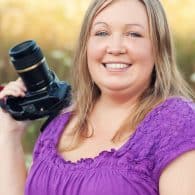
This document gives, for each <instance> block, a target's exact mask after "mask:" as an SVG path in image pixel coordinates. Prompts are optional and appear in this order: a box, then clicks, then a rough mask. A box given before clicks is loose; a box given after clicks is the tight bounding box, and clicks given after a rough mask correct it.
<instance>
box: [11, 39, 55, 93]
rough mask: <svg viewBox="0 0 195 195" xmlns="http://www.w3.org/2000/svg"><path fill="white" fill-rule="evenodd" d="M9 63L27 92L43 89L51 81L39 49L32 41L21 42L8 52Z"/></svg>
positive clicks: (49, 72)
mask: <svg viewBox="0 0 195 195" xmlns="http://www.w3.org/2000/svg"><path fill="white" fill-rule="evenodd" d="M9 55H10V57H11V62H12V64H13V65H14V68H15V69H16V71H17V73H18V74H19V76H20V77H21V78H22V80H23V81H24V83H25V85H26V87H27V90H28V91H29V92H34V91H39V90H41V89H43V88H45V87H46V86H47V85H48V84H49V83H50V82H51V81H52V79H53V76H52V74H51V71H50V70H49V68H48V65H47V62H46V60H45V57H44V55H43V53H42V51H41V49H40V47H39V46H38V45H37V44H36V42H35V41H33V40H28V41H25V42H22V43H20V44H18V45H16V46H14V47H13V48H11V49H10V50H9Z"/></svg>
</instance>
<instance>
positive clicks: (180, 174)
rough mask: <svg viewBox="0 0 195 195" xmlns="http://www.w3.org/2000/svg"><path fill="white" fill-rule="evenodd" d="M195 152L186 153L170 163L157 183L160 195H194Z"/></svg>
mask: <svg viewBox="0 0 195 195" xmlns="http://www.w3.org/2000/svg"><path fill="white" fill-rule="evenodd" d="M194 186H195V150H192V151H189V152H186V153H184V154H182V155H181V156H180V157H178V158H176V159H175V160H174V161H173V162H171V163H170V164H169V165H168V166H167V167H166V168H165V169H164V170H163V172H162V174H161V177H160V181H159V191H160V195H194V194H195V187H194Z"/></svg>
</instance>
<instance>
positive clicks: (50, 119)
mask: <svg viewBox="0 0 195 195" xmlns="http://www.w3.org/2000/svg"><path fill="white" fill-rule="evenodd" d="M58 114H59V112H55V113H54V114H52V115H50V116H49V117H48V118H47V120H46V121H45V122H44V123H43V125H42V126H41V129H40V132H41V133H43V131H44V130H45V128H46V127H47V125H48V124H49V123H50V122H51V121H52V120H53V119H54V118H55V117H56V116H57V115H58Z"/></svg>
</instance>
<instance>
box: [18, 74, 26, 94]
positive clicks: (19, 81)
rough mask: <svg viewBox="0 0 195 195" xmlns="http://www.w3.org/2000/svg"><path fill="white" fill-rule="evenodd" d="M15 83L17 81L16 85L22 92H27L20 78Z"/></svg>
mask: <svg viewBox="0 0 195 195" xmlns="http://www.w3.org/2000/svg"><path fill="white" fill-rule="evenodd" d="M16 81H17V84H18V85H19V86H20V87H21V88H22V89H23V90H24V91H27V89H26V85H25V84H24V82H23V80H22V79H21V77H19V78H18V79H17V80H16Z"/></svg>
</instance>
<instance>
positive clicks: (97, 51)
mask: <svg viewBox="0 0 195 195" xmlns="http://www.w3.org/2000/svg"><path fill="white" fill-rule="evenodd" d="M104 53H105V46H104V44H100V43H99V42H98V41H95V40H89V42H88V44H87V59H88V63H90V62H94V61H98V60H101V59H102V57H103V55H104Z"/></svg>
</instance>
